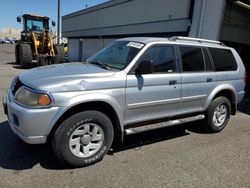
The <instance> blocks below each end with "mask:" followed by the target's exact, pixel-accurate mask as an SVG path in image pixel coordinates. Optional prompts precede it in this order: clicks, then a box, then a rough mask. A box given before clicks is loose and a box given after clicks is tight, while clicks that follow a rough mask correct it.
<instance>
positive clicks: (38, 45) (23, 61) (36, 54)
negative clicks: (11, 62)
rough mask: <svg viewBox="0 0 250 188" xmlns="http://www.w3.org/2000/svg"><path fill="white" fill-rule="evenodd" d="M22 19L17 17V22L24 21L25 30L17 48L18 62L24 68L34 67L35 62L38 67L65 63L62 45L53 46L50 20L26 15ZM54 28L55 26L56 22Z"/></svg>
mask: <svg viewBox="0 0 250 188" xmlns="http://www.w3.org/2000/svg"><path fill="white" fill-rule="evenodd" d="M22 18H23V19H22ZM22 18H21V16H18V17H17V22H21V21H23V28H24V29H23V31H22V32H21V39H20V40H18V41H17V44H16V48H15V56H16V62H17V63H18V64H20V65H21V67H23V68H29V67H32V63H33V62H36V63H37V65H38V66H44V65H50V64H56V63H64V62H65V54H64V49H63V47H62V46H61V45H54V44H53V40H52V33H51V32H50V30H49V18H48V17H46V16H36V15H31V14H24V15H23V16H22ZM52 26H55V22H54V21H52ZM33 60H36V61H33Z"/></svg>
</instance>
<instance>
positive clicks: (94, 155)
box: [52, 111, 114, 167]
mask: <svg viewBox="0 0 250 188" xmlns="http://www.w3.org/2000/svg"><path fill="white" fill-rule="evenodd" d="M113 137H114V131H113V125H112V123H111V121H110V119H109V118H108V117H107V116H106V115H105V114H103V113H102V112H99V111H84V112H80V113H77V114H74V115H72V116H71V117H69V118H68V119H67V120H65V121H64V122H63V123H62V124H61V125H60V126H59V128H58V129H57V130H56V131H55V134H54V136H53V138H52V146H53V150H54V152H55V155H56V156H57V158H58V159H59V160H60V161H61V162H62V163H63V164H65V165H67V166H73V167H82V166H88V165H91V164H94V163H96V162H98V161H100V160H101V159H102V158H103V156H104V155H105V154H106V153H107V152H108V150H109V148H110V147H111V144H112V142H113Z"/></svg>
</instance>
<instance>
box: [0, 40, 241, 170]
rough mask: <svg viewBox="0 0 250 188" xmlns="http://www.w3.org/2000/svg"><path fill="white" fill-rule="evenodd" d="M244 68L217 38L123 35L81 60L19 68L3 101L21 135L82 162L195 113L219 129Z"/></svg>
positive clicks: (232, 108) (237, 97)
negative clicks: (143, 132) (133, 136)
mask: <svg viewBox="0 0 250 188" xmlns="http://www.w3.org/2000/svg"><path fill="white" fill-rule="evenodd" d="M245 74H246V73H245V68H244V66H243V63H242V61H241V59H240V57H239V55H238V54H237V52H236V51H235V50H234V49H233V48H230V47H226V46H225V45H223V44H222V43H220V42H218V41H211V40H204V39H195V38H186V37H172V38H168V39H163V38H125V39H121V40H117V41H115V42H113V43H111V44H109V45H108V46H106V47H105V48H103V49H102V50H100V51H99V52H97V53H96V54H94V55H93V56H91V57H89V58H88V59H86V60H85V61H84V62H80V63H70V64H61V65H51V66H46V67H39V68H35V69H32V70H28V71H26V72H23V73H21V74H20V75H19V76H17V77H16V78H14V80H13V81H12V84H11V86H10V88H9V90H8V94H7V96H6V97H5V98H4V100H3V104H4V108H5V113H6V114H7V115H8V120H9V124H10V127H11V128H12V130H13V131H14V133H16V134H17V135H18V136H19V137H20V138H21V139H22V140H24V141H25V142H27V143H30V144H40V143H45V142H46V141H51V142H52V146H53V149H54V152H55V154H56V156H57V157H58V159H59V160H60V161H61V162H62V163H64V164H66V165H70V166H74V167H80V166H87V165H90V164H93V163H96V162H97V161H99V160H101V159H102V158H103V156H104V155H105V154H106V153H107V151H108V150H109V149H110V147H111V145H112V143H114V141H119V142H121V141H123V139H124V136H125V135H129V134H134V133H138V132H142V131H148V130H152V129H158V128H162V127H166V126H170V125H176V124H181V123H186V122H190V121H195V120H202V121H201V124H202V125H204V127H205V129H206V130H208V131H210V132H219V131H221V130H222V129H223V128H225V126H226V125H227V123H228V121H229V117H230V115H235V113H236V109H237V103H239V102H240V101H241V100H242V99H243V96H244V86H245V79H246V75H245ZM119 142H118V143H119Z"/></svg>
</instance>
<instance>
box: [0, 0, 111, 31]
mask: <svg viewBox="0 0 250 188" xmlns="http://www.w3.org/2000/svg"><path fill="white" fill-rule="evenodd" d="M60 1H61V16H63V15H66V14H69V13H72V12H75V11H78V10H82V9H85V8H86V5H88V7H92V6H95V5H97V4H100V3H104V2H106V1H108V0H60ZM57 2H58V0H1V3H0V4H1V11H0V29H1V28H19V29H22V24H20V23H17V21H16V17H17V16H19V15H22V14H25V13H29V14H37V15H42V16H48V17H50V18H51V19H52V20H55V21H56V23H57Z"/></svg>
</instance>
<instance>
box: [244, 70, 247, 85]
mask: <svg viewBox="0 0 250 188" xmlns="http://www.w3.org/2000/svg"><path fill="white" fill-rule="evenodd" d="M244 82H245V83H246V82H247V72H246V71H245V73H244Z"/></svg>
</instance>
